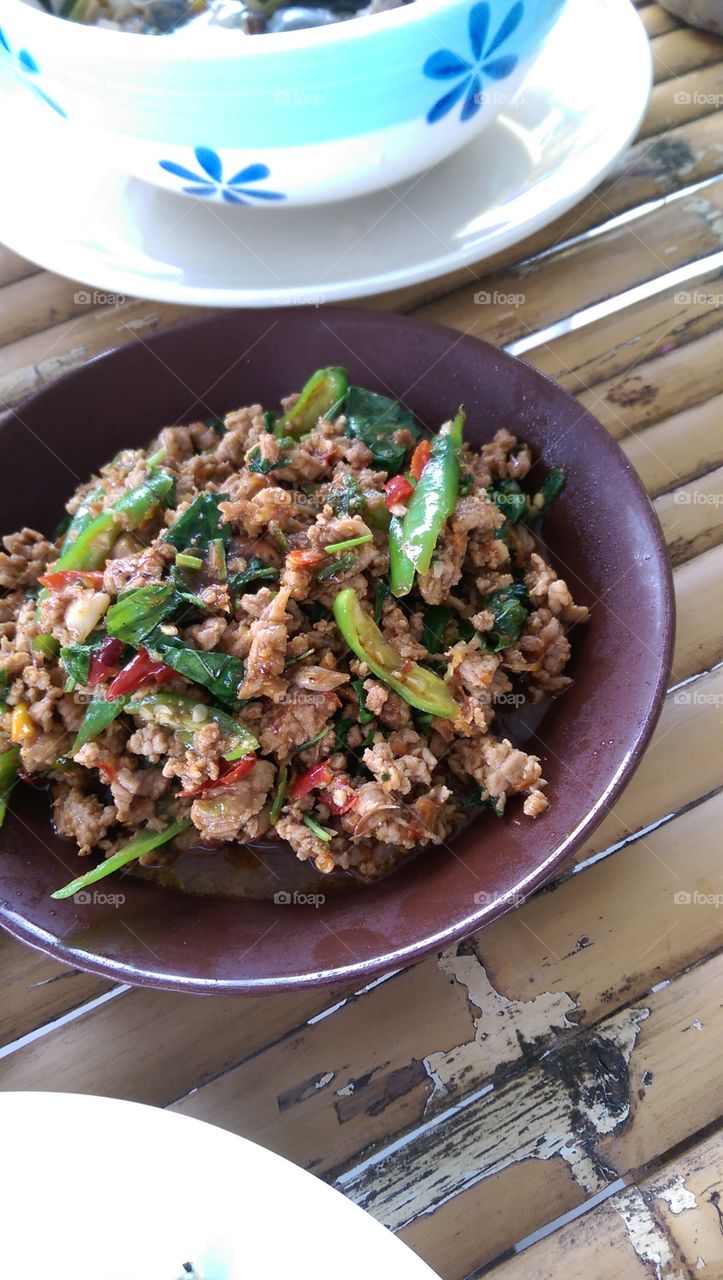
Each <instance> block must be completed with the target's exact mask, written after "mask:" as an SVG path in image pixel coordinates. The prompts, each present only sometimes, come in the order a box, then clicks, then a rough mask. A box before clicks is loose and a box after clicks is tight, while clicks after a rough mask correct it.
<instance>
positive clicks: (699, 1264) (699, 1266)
mask: <svg viewBox="0 0 723 1280" xmlns="http://www.w3.org/2000/svg"><path fill="white" fill-rule="evenodd" d="M705 1265H706V1262H705V1258H698V1259H697V1261H696V1264H695V1269H696V1271H702V1270H703V1268H704V1267H705Z"/></svg>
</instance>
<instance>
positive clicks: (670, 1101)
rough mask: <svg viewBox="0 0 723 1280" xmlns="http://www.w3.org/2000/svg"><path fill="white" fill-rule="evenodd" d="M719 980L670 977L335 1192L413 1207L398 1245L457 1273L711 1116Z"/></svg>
mask: <svg viewBox="0 0 723 1280" xmlns="http://www.w3.org/2000/svg"><path fill="white" fill-rule="evenodd" d="M722 978H723V964H722V963H721V961H720V959H717V960H711V961H709V962H708V963H707V964H705V965H703V966H702V967H699V968H698V969H696V970H694V971H692V972H691V973H689V974H686V975H684V976H682V977H681V978H679V979H678V980H677V981H675V982H674V983H672V984H671V985H670V986H669V987H667V988H666V989H665V990H662V991H659V992H656V993H655V994H653V995H651V996H650V997H646V999H645V1001H644V1002H640V1003H639V1004H638V1005H637V1006H635V1007H633V1008H628V1009H627V1010H624V1011H621V1012H620V1013H619V1014H615V1015H613V1017H612V1018H610V1019H607V1020H606V1021H605V1022H603V1023H600V1024H598V1026H597V1027H596V1028H594V1030H592V1031H591V1032H589V1033H588V1032H586V1033H585V1034H584V1035H583V1036H581V1037H580V1038H579V1040H578V1041H577V1042H576V1043H575V1042H573V1044H572V1045H571V1046H569V1047H568V1050H567V1051H566V1050H565V1049H563V1050H562V1051H561V1053H560V1055H559V1056H557V1057H556V1056H555V1055H550V1056H549V1057H548V1059H546V1060H544V1062H543V1063H541V1064H540V1066H539V1067H535V1068H534V1069H533V1070H532V1071H531V1072H528V1073H527V1074H526V1075H525V1076H522V1077H520V1078H518V1079H515V1080H513V1081H510V1082H509V1083H508V1084H506V1085H502V1086H501V1087H500V1088H499V1089H495V1090H494V1091H493V1092H492V1093H491V1094H489V1095H487V1096H486V1097H485V1098H483V1099H481V1100H480V1101H479V1102H477V1103H474V1104H473V1105H471V1106H469V1107H467V1108H466V1109H465V1110H463V1111H462V1112H460V1113H459V1114H458V1115H456V1116H455V1117H453V1118H452V1119H451V1120H450V1122H449V1123H448V1124H447V1125H445V1126H444V1127H443V1128H442V1129H441V1130H439V1131H434V1130H431V1131H426V1132H424V1133H422V1134H421V1135H420V1136H419V1138H418V1139H417V1140H416V1142H415V1143H414V1144H410V1146H408V1147H406V1148H405V1149H402V1150H400V1151H398V1152H397V1153H395V1154H393V1155H391V1156H390V1157H389V1158H388V1161H387V1162H386V1163H385V1164H380V1165H378V1166H377V1167H376V1168H373V1169H368V1170H366V1171H363V1172H360V1173H359V1174H358V1175H357V1176H356V1178H355V1179H354V1181H349V1182H347V1183H345V1185H344V1190H345V1191H346V1192H347V1194H350V1195H351V1196H352V1198H353V1199H355V1200H357V1201H358V1202H359V1203H361V1204H362V1205H364V1206H366V1207H368V1208H369V1209H370V1211H371V1212H372V1213H374V1215H375V1217H378V1218H380V1219H381V1220H382V1221H384V1222H388V1223H391V1222H394V1223H397V1222H404V1221H408V1220H409V1218H410V1217H411V1216H412V1215H418V1216H416V1217H415V1219H414V1221H413V1222H411V1223H410V1225H409V1226H407V1227H406V1228H404V1229H403V1230H402V1237H403V1238H404V1239H405V1240H406V1242H407V1243H408V1244H409V1245H411V1247H412V1248H413V1249H415V1250H416V1252H417V1253H420V1254H421V1255H422V1257H424V1258H425V1259H426V1260H427V1261H428V1262H429V1263H430V1265H431V1266H432V1267H435V1268H436V1269H437V1270H440V1269H441V1270H442V1271H443V1272H444V1275H445V1278H446V1280H457V1277H461V1276H464V1275H467V1274H468V1273H469V1272H471V1271H474V1270H475V1268H477V1267H479V1266H481V1265H483V1264H484V1263H486V1262H488V1261H490V1260H492V1259H494V1258H495V1257H498V1256H499V1255H500V1253H502V1252H503V1251H504V1250H505V1249H506V1248H508V1247H509V1246H510V1244H511V1243H512V1241H514V1240H519V1239H521V1238H523V1237H524V1236H526V1235H528V1234H530V1233H531V1232H532V1231H534V1230H537V1229H539V1228H540V1227H541V1226H544V1225H545V1224H546V1223H548V1222H550V1221H552V1220H554V1218H555V1217H557V1216H559V1215H560V1214H561V1213H564V1212H567V1211H568V1210H569V1209H571V1208H574V1207H576V1205H578V1204H579V1203H580V1202H581V1200H584V1199H585V1198H587V1196H588V1195H589V1194H594V1193H595V1192H597V1191H598V1190H602V1189H604V1188H605V1186H606V1185H608V1184H609V1183H610V1182H611V1181H613V1180H614V1179H615V1178H616V1177H617V1176H619V1175H622V1174H626V1173H627V1172H628V1171H630V1170H632V1169H635V1168H637V1167H639V1166H640V1165H641V1164H647V1163H649V1162H650V1161H652V1160H654V1159H657V1158H659V1157H661V1156H663V1155H664V1154H665V1152H666V1151H669V1150H670V1149H671V1148H672V1147H674V1146H676V1145H677V1144H678V1143H680V1142H683V1141H685V1140H686V1139H687V1138H689V1137H690V1136H691V1135H692V1134H694V1133H696V1132H698V1131H699V1130H701V1129H703V1128H704V1127H705V1126H706V1125H708V1124H710V1123H712V1122H713V1121H715V1120H716V1119H717V1115H718V1110H719V1102H720V1099H719V1091H718V1089H717V1081H718V1079H719V1075H720V1061H719V1042H720V1021H719V1019H720V1013H719V1007H720V982H721V979H722ZM697 1022H700V1023H701V1026H702V1028H703V1030H701V1031H698V1030H696V1027H695V1026H694V1024H695V1023H697ZM691 1037H694V1043H691ZM606 1129H613V1131H614V1132H613V1137H612V1139H611V1138H609V1137H607V1138H606V1137H605V1130H606ZM525 1153H526V1154H525ZM523 1159H525V1160H527V1161H528V1168H527V1171H526V1178H525V1182H524V1195H520V1194H519V1192H518V1190H517V1188H518V1187H519V1186H520V1170H521V1168H522V1166H521V1165H520V1163H519V1162H520V1161H521V1160H523ZM555 1164H556V1165H557V1169H555V1168H554V1165H555ZM529 1165H533V1166H534V1167H533V1168H532V1169H530V1168H529ZM561 1165H562V1166H563V1167H562V1169H561ZM551 1166H553V1167H551ZM565 1166H566V1167H567V1170H568V1174H567V1178H565V1177H564V1176H562V1175H563V1172H564V1168H565ZM430 1195H431V1196H433V1198H434V1204H435V1205H436V1206H439V1207H437V1208H435V1209H433V1210H431V1211H430V1212H428V1213H426V1214H424V1215H423V1216H422V1211H423V1209H424V1208H425V1207H426V1205H427V1204H428V1203H429V1200H430ZM447 1195H451V1196H452V1199H451V1200H448V1199H447ZM480 1224H484V1227H483V1229H481V1228H480ZM574 1274H576V1275H577V1274H580V1273H579V1272H575V1273H574ZM623 1274H624V1273H623ZM652 1274H655V1273H654V1272H653V1273H652ZM686 1280H687V1278H686Z"/></svg>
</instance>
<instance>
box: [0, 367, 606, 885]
mask: <svg viewBox="0 0 723 1280" xmlns="http://www.w3.org/2000/svg"><path fill="white" fill-rule="evenodd" d="M322 372H324V374H325V376H326V375H332V374H334V373H335V372H336V373H337V374H338V371H333V370H327V371H322ZM370 397H371V398H370ZM332 398H333V397H332V396H331V395H330V396H329V398H328V400H327V403H326V405H323V404H322V405H321V406H320V412H319V414H318V416H317V417H316V418H315V417H314V415H313V414H311V416H310V417H308V418H305V416H304V415H305V414H306V413H307V410H306V408H305V406H306V404H307V401H308V396H307V392H306V389H304V390H303V391H302V392H301V393H300V394H298V395H297V394H295V395H292V396H288V397H286V398H285V399H284V401H283V402H282V404H281V409H280V413H279V414H276V413H275V410H274V409H273V407H272V412H271V413H269V412H268V411H267V407H265V406H262V405H260V404H255V405H250V406H247V407H245V408H240V409H237V410H234V411H233V412H231V413H229V414H227V415H226V417H225V419H224V420H223V422H220V421H213V422H207V423H203V422H196V423H190V424H188V425H186V426H173V427H164V428H163V429H162V430H161V431H160V432H159V434H158V435H157V437H156V439H155V440H154V441H153V442H151V443H150V444H149V446H148V448H147V449H126V450H123V451H122V452H121V453H120V454H118V455H117V456H116V458H114V459H113V461H112V462H111V463H109V464H108V465H107V466H105V467H103V468H102V470H101V472H100V473H99V475H98V476H96V477H94V478H92V479H91V480H90V481H88V482H87V483H86V484H83V485H82V486H80V488H79V489H78V491H77V492H76V494H74V495H73V497H72V498H71V499H70V501H69V502H68V508H67V509H68V513H69V517H70V521H71V523H70V526H69V528H68V531H67V532H61V533H60V534H59V536H58V539H57V540H56V541H55V542H50V541H48V540H47V539H46V538H45V537H44V536H43V535H42V534H40V533H36V532H35V531H33V530H30V529H24V530H22V531H21V532H20V533H18V534H11V535H9V536H7V537H6V538H5V539H4V540H3V546H4V550H2V551H0V585H2V586H3V587H4V589H5V594H4V595H1V596H0V751H6V752H7V751H12V748H13V746H15V745H17V746H18V747H19V757H20V761H19V762H20V765H21V768H22V770H23V771H24V773H25V774H42V775H43V776H44V778H46V779H47V780H48V781H49V782H50V783H51V784H52V789H53V812H54V821H55V823H56V827H57V830H58V831H59V833H60V834H62V835H64V836H68V837H70V838H73V839H75V840H76V842H77V844H78V847H79V849H80V851H81V852H83V853H88V852H89V851H91V850H92V849H96V850H99V851H100V852H102V853H105V854H106V855H109V854H111V853H113V852H116V851H118V850H122V849H123V847H124V845H125V844H127V843H128V841H129V840H132V839H133V837H135V836H139V835H142V833H143V832H149V833H151V834H153V833H159V834H161V835H162V834H163V833H164V832H165V831H166V830H169V831H171V832H172V831H173V830H175V826H174V824H175V823H177V822H180V823H181V824H183V823H186V824H191V825H192V827H195V830H196V838H197V841H198V842H200V844H201V847H202V848H204V847H208V846H209V845H219V844H223V843H227V842H238V843H240V844H244V843H248V842H251V841H254V840H258V839H263V840H268V839H269V838H271V837H272V836H273V835H274V834H275V836H276V837H279V838H281V839H283V840H286V841H287V842H288V844H289V845H290V846H291V849H292V850H293V851H294V853H295V855H296V856H297V858H299V859H300V860H301V861H309V862H311V863H313V865H314V866H315V867H316V868H317V870H319V871H321V872H323V873H327V872H330V871H333V870H335V869H337V870H342V871H349V872H352V873H353V874H354V875H356V876H360V877H363V878H374V877H377V876H380V875H383V874H385V873H386V872H387V871H389V870H391V869H392V868H393V867H394V865H395V864H396V863H397V862H398V861H399V860H400V859H402V858H404V857H406V856H408V853H409V851H411V850H413V849H416V848H418V847H420V846H425V845H443V844H445V843H446V842H447V841H449V840H450V839H451V838H452V837H453V836H454V834H455V833H456V831H457V830H458V828H459V826H460V825H461V823H462V822H463V821H464V820H466V818H465V815H467V814H470V813H473V812H474V811H475V809H476V808H479V807H480V806H484V805H489V806H491V807H492V808H494V810H495V812H497V813H498V814H499V813H501V812H502V811H503V809H504V808H505V806H507V805H509V806H512V805H513V802H514V806H515V807H514V812H515V813H516V814H523V815H524V816H525V817H528V818H535V817H538V816H540V815H541V814H543V813H544V812H545V810H546V809H547V807H548V804H549V802H550V801H549V797H548V796H547V794H546V790H545V788H546V783H545V781H544V778H543V776H542V773H543V762H542V761H541V760H540V759H538V758H537V757H536V756H535V755H532V754H530V753H528V752H527V751H525V749H524V746H523V745H521V744H520V743H519V742H516V741H515V740H514V731H513V729H512V728H511V727H510V719H509V709H510V705H513V706H515V707H516V706H520V705H521V704H523V703H525V702H527V703H535V702H538V701H540V700H541V699H543V698H548V697H550V696H555V695H557V694H558V693H560V692H562V691H563V690H564V689H565V687H566V686H567V685H568V684H569V683H570V679H569V676H568V675H567V672H566V668H567V665H568V662H569V659H570V656H571V634H570V633H571V629H572V628H574V627H575V626H576V625H577V624H579V623H582V622H584V621H585V620H586V618H587V616H588V611H587V608H586V607H585V606H583V605H579V604H577V603H576V602H575V601H574V600H573V598H572V594H571V592H570V589H569V586H568V584H567V583H566V582H565V580H564V578H561V577H560V576H559V574H558V573H557V571H556V569H555V568H554V566H553V565H551V564H550V563H548V559H547V556H546V553H545V551H544V550H543V548H542V543H541V541H540V539H539V538H538V530H539V529H540V518H541V515H544V511H545V510H546V509H547V506H548V505H549V502H550V501H551V500H552V499H553V498H554V496H555V494H556V493H557V492H559V489H560V487H561V484H562V480H561V477H560V475H559V473H554V472H553V473H550V474H549V476H548V477H547V478H546V479H545V480H544V481H543V483H542V486H541V487H540V488H539V490H538V491H537V492H534V488H533V486H532V484H531V480H532V477H533V476H534V475H535V474H536V471H537V468H538V464H537V460H536V459H533V456H532V452H531V450H530V448H529V446H528V445H526V444H525V443H524V442H523V441H520V440H518V439H517V438H516V436H515V435H514V434H513V433H512V432H511V431H508V430H506V429H502V430H500V431H498V432H497V433H496V435H495V436H494V438H493V439H492V440H488V441H487V442H486V443H485V444H483V445H482V447H481V448H479V449H475V448H473V447H472V446H471V445H469V444H462V443H461V429H462V423H461V417H460V418H459V419H454V420H451V421H450V422H448V423H446V424H444V426H443V427H441V428H440V431H439V433H438V434H437V436H436V437H434V439H433V440H432V441H431V442H430V441H423V440H422V441H420V432H419V431H418V429H417V428H416V427H415V426H414V425H413V423H412V421H411V419H410V416H409V414H408V413H407V411H406V410H404V409H403V407H402V406H399V405H395V404H394V403H393V402H391V401H389V402H385V401H384V400H383V398H382V399H381V400H380V398H379V397H378V396H371V393H369V392H367V391H365V390H364V389H361V388H352V389H351V390H349V392H348V394H347V393H346V392H344V395H343V396H342V397H341V399H340V400H339V403H338V405H337V406H336V407H337V409H338V408H339V407H340V406H341V408H342V411H341V412H337V413H336V416H335V412H334V411H333V410H332V408H331V407H330V405H331V400H332ZM342 401H343V404H342ZM380 405H381V406H382V409H381V410H380ZM384 406H386V407H384ZM283 415H289V416H288V418H286V417H284V416H283ZM431 458H435V459H436V462H435V467H433V468H431V470H430V471H429V472H427V471H426V467H427V466H428V465H429V462H430V459H431ZM533 463H534V466H533ZM435 468H436V469H435ZM431 476H436V479H435V481H434V485H436V486H437V489H435V488H434V486H433V485H432V482H431V480H430V477H431ZM415 487H416V489H419V488H420V487H421V489H422V493H423V494H424V502H423V503H422V502H421V501H419V500H417V499H415V497H414V494H415ZM442 490H444V493H442ZM442 506H443V507H444V509H443V510H442ZM415 508H416V509H417V511H419V510H422V509H423V510H424V519H423V521H421V522H420V517H419V515H418V514H417V515H416V516H415ZM440 512H441V514H440ZM392 518H393V519H394V520H396V521H397V522H398V526H399V530H401V533H400V537H401V544H400V545H401V548H402V552H403V554H402V553H400V552H399V549H398V547H397V544H396V543H395V542H394V537H395V536H396V535H395V534H394V527H391V528H390V521H391V520H392ZM415 520H416V521H417V524H416V525H415V524H414V522H415ZM98 521H100V524H98ZM89 528H90V529H91V535H92V536H93V537H96V538H97V537H100V538H101V543H100V544H98V543H97V542H96V544H95V545H94V546H93V547H92V548H91V550H90V553H88V549H87V547H86V546H85V544H84V542H83V538H86V539H87V537H88V536H91V535H88V534H87V532H86V531H87V530H88V529H89ZM99 529H100V534H98V532H97V531H98V530H99ZM93 530H95V531H96V532H95V533H93ZM77 539H80V541H76V540H77ZM415 539H421V541H420V542H415ZM78 548H80V551H79V550H78ZM422 550H423V551H424V553H425V554H426V560H425V561H424V568H425V570H426V571H424V572H422V565H421V562H420V567H419V569H418V570H416V561H412V562H410V563H411V574H410V576H409V577H408V578H407V579H405V576H404V575H405V573H406V572H407V569H406V568H405V566H404V557H406V556H407V555H414V556H417V555H420V554H421V552H422ZM400 556H401V558H400ZM68 565H70V568H68ZM38 579H41V581H40V582H38ZM420 689H421V690H423V691H424V694H423V695H422V694H420ZM415 690H416V693H415V692H414V691H415ZM502 708H504V710H505V712H506V715H505V720H504V724H505V735H506V736H501V735H500V734H499V733H498V731H497V725H498V719H497V717H498V714H499V712H500V710H501V709H502ZM553 802H554V797H553ZM184 839H185V837H184ZM156 856H157V855H156V854H155V853H153V852H152V851H149V852H147V853H145V852H144V853H143V854H142V855H141V861H143V862H144V863H148V864H152V863H153V859H154V857H156ZM171 856H172V855H171Z"/></svg>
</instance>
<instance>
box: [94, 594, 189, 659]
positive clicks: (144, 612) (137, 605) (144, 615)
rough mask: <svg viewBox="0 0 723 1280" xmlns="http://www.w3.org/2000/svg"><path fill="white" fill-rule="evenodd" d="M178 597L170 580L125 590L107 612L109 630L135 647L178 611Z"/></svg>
mask: <svg viewBox="0 0 723 1280" xmlns="http://www.w3.org/2000/svg"><path fill="white" fill-rule="evenodd" d="M178 605H179V599H178V595H177V593H176V591H175V590H174V588H173V585H172V584H171V583H169V582H154V583H153V584H152V585H151V586H149V587H138V588H136V589H135V590H133V591H124V592H123V594H122V595H120V596H119V597H118V600H117V601H116V603H115V604H113V605H111V607H110V609H109V610H108V612H107V614H106V615H105V622H106V627H107V630H108V634H109V635H111V636H115V637H116V639H118V640H123V641H124V643H125V644H132V645H133V646H134V647H135V648H136V649H137V648H138V647H139V646H140V645H142V644H143V642H144V640H145V638H146V636H148V635H150V633H151V631H153V630H154V628H155V627H157V626H158V624H159V623H161V622H163V621H164V619H166V618H169V617H170V616H171V614H172V613H175V611H176V609H177V608H178Z"/></svg>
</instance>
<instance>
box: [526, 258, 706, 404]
mask: <svg viewBox="0 0 723 1280" xmlns="http://www.w3.org/2000/svg"><path fill="white" fill-rule="evenodd" d="M722 278H723V272H722V271H721V269H720V268H717V269H715V270H712V271H705V272H701V274H700V275H696V276H694V277H693V278H691V279H689V280H686V282H685V284H684V285H671V286H669V287H667V288H666V287H664V288H663V289H661V291H660V292H659V293H655V294H653V295H652V296H651V297H649V298H643V299H641V300H640V301H639V302H633V303H629V304H628V305H621V306H618V307H616V308H615V309H614V310H613V311H612V312H611V313H610V314H609V315H605V316H602V317H601V318H600V319H598V320H593V321H591V322H590V323H587V324H584V325H581V326H580V327H578V328H575V329H571V330H570V331H569V332H567V333H563V334H561V335H560V336H559V337H556V338H552V339H548V340H547V341H545V342H542V343H540V345H538V346H532V347H531V348H530V349H528V350H527V351H526V352H525V356H524V358H525V360H527V362H528V363H529V364H534V365H535V368H537V369H539V370H540V371H541V372H542V373H546V374H547V376H548V377H550V378H554V379H555V381H556V382H559V383H560V384H561V386H563V387H565V389H566V390H567V391H570V392H572V394H573V395H581V394H583V393H584V392H586V391H591V392H593V393H598V394H604V390H605V388H607V387H617V386H618V385H619V384H620V383H622V382H623V381H624V379H625V377H626V376H628V375H630V373H631V372H634V373H639V372H640V371H641V369H642V368H645V367H647V365H649V364H650V362H652V361H653V360H655V359H657V358H659V357H662V356H667V355H668V354H669V353H670V352H672V351H674V350H677V349H678V348H685V349H686V350H687V351H688V355H690V354H691V351H692V349H693V347H694V345H695V343H696V342H697V341H700V340H702V339H703V338H705V337H707V336H708V335H709V334H711V333H717V332H718V331H719V330H720V327H721V325H723V319H722V318H721V303H722V302H723V279H722ZM688 348H690V350H688ZM620 400H621V401H622V404H623V406H624V403H625V397H624V396H622V397H620ZM616 408H618V406H617V405H616Z"/></svg>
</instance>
